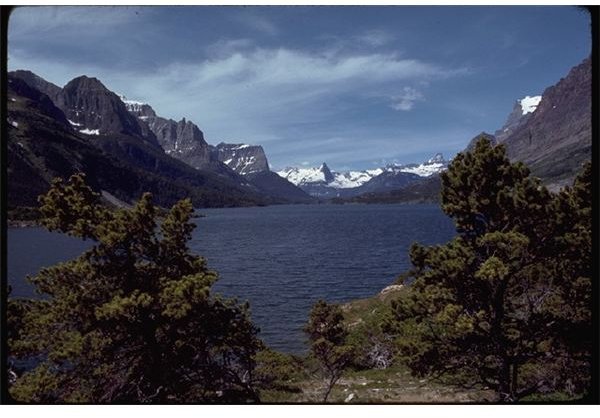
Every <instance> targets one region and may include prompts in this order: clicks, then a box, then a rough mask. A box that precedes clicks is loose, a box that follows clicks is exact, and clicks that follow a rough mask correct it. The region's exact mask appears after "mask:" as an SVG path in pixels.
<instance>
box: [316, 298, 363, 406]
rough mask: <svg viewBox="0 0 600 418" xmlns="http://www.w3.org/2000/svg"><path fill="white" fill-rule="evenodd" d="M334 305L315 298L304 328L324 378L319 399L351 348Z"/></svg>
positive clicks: (341, 368) (334, 379) (327, 391)
mask: <svg viewBox="0 0 600 418" xmlns="http://www.w3.org/2000/svg"><path fill="white" fill-rule="evenodd" d="M343 321H344V316H343V314H342V310H341V309H340V307H339V306H338V305H330V304H328V303H327V302H325V301H323V300H319V301H318V302H317V303H315V305H314V306H313V308H312V310H311V312H310V317H309V320H308V324H307V325H306V327H305V331H306V333H307V334H308V337H309V339H310V343H311V347H310V352H311V354H312V356H313V357H314V358H316V359H317V361H318V362H319V365H320V367H321V371H322V372H323V374H324V376H325V380H326V387H325V392H324V395H323V402H327V398H329V395H330V394H331V390H332V389H333V387H334V386H335V384H336V382H337V381H338V380H339V379H340V377H342V373H343V372H344V370H345V369H346V367H347V366H348V365H349V364H350V361H351V359H352V349H351V347H350V346H349V345H347V344H346V338H347V337H348V331H347V330H346V328H345V326H344V323H343Z"/></svg>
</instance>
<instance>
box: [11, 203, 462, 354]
mask: <svg viewBox="0 0 600 418" xmlns="http://www.w3.org/2000/svg"><path fill="white" fill-rule="evenodd" d="M200 212H201V213H202V214H205V215H206V217H203V218H196V219H195V220H194V221H195V222H196V223H197V225H198V227H197V228H196V230H195V232H194V236H193V239H192V242H191V243H190V247H191V248H192V250H193V251H194V252H197V253H199V254H201V255H203V256H204V257H206V258H207V260H208V265H209V267H210V268H212V269H214V270H216V271H218V272H219V277H220V279H219V281H218V282H217V284H216V285H215V288H214V291H216V292H219V293H222V294H224V295H227V296H236V297H238V298H239V299H240V300H241V301H244V300H248V301H249V302H250V307H251V312H252V319H253V321H254V322H255V323H256V324H257V325H258V326H259V327H260V328H261V337H262V338H263V340H264V341H265V342H266V343H267V344H268V345H269V346H271V347H272V348H274V349H277V350H280V351H284V352H290V353H303V352H305V350H306V337H305V335H304V334H303V332H302V327H303V325H304V324H305V322H306V320H307V317H308V313H309V311H310V308H311V306H312V304H313V303H314V302H315V301H317V300H318V299H321V298H322V299H325V300H327V301H331V302H346V301H349V300H352V299H358V298H365V297H369V296H372V295H374V294H376V293H377V292H379V291H380V290H381V289H382V288H384V287H385V286H387V285H389V284H391V283H392V282H393V281H394V280H395V279H396V277H397V276H398V275H399V274H400V273H402V272H404V271H406V270H407V269H408V268H409V266H410V264H409V258H408V250H409V248H410V245H411V244H412V243H413V242H415V241H416V242H420V243H422V244H427V245H432V244H440V243H444V242H446V241H448V240H449V239H451V238H452V237H453V236H454V234H455V230H454V226H453V224H452V221H451V220H450V219H449V218H448V217H446V216H445V215H444V214H443V213H442V211H441V210H440V208H439V207H438V206H437V205H428V204H418V205H417V204H415V205H290V206H269V207H254V208H233V209H203V210H201V211H200ZM90 245H91V243H90V242H82V241H79V240H75V239H72V238H69V237H66V236H64V235H61V234H55V233H49V232H47V231H45V230H43V229H41V228H23V229H9V230H8V241H7V256H8V260H7V261H8V265H7V267H8V283H9V284H10V285H11V286H12V288H13V292H12V296H13V297H23V296H25V297H27V296H32V295H33V290H32V288H31V286H30V285H29V284H28V283H27V282H26V281H25V279H24V278H25V276H26V275H27V274H35V273H36V272H37V271H38V270H39V269H40V268H41V267H43V266H48V265H52V264H54V263H56V262H58V261H64V260H68V259H70V258H73V257H75V256H77V255H78V254H80V253H81V252H82V251H83V250H84V249H86V248H87V247H88V246H90Z"/></svg>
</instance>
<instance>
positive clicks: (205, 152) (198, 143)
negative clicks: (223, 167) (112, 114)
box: [144, 116, 211, 168]
mask: <svg viewBox="0 0 600 418" xmlns="http://www.w3.org/2000/svg"><path fill="white" fill-rule="evenodd" d="M144 121H145V122H146V123H147V124H148V127H149V128H150V130H151V131H152V132H153V133H154V135H156V138H157V140H158V142H159V144H160V146H161V147H162V148H163V149H164V150H165V152H166V153H167V154H169V155H170V156H172V157H175V158H177V159H179V160H181V161H183V162H185V163H186V164H188V165H190V166H192V167H194V168H204V167H206V166H207V165H208V164H209V163H210V161H211V159H210V149H209V147H208V144H207V143H206V141H205V140H204V134H203V133H202V131H201V130H200V129H199V128H198V127H197V126H196V125H195V124H194V123H193V122H190V121H187V120H185V118H183V119H181V120H180V121H179V122H176V121H174V120H172V119H165V118H162V117H160V116H154V117H152V116H146V117H145V120H144Z"/></svg>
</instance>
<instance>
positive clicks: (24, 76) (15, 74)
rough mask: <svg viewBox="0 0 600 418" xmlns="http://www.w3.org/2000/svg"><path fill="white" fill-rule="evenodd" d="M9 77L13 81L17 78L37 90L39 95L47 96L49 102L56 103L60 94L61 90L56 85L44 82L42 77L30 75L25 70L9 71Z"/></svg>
mask: <svg viewBox="0 0 600 418" xmlns="http://www.w3.org/2000/svg"><path fill="white" fill-rule="evenodd" d="M9 75H10V76H11V77H12V78H13V79H14V78H18V79H20V80H23V81H24V82H25V83H27V85H28V86H30V87H32V88H34V89H36V90H38V91H39V92H41V93H44V94H45V95H47V96H48V97H49V98H50V100H52V101H53V102H56V99H57V97H58V95H59V94H60V93H61V92H62V88H60V87H58V86H57V85H56V84H53V83H50V82H49V81H46V80H44V79H43V78H42V77H39V76H38V75H36V74H34V73H32V72H31V71H27V70H17V71H11V72H10V73H9Z"/></svg>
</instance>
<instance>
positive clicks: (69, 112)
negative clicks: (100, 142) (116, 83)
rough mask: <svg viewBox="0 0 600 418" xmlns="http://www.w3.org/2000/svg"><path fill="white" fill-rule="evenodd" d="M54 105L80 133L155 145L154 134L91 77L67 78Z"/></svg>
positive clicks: (101, 84)
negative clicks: (125, 138) (122, 136)
mask: <svg viewBox="0 0 600 418" xmlns="http://www.w3.org/2000/svg"><path fill="white" fill-rule="evenodd" d="M57 106H58V107H59V108H61V109H62V111H63V112H64V113H65V115H66V116H67V118H68V119H69V121H70V122H71V124H72V125H73V126H74V127H75V129H76V130H78V131H79V132H81V133H84V134H88V135H111V134H125V135H129V136H134V137H138V138H140V139H141V140H143V141H145V142H146V143H147V144H149V145H152V146H154V147H159V144H158V142H157V140H156V137H155V136H154V134H151V133H150V132H147V129H144V128H143V127H142V125H141V124H140V122H139V121H138V119H137V118H136V117H135V116H134V115H133V114H131V113H130V112H128V110H127V106H126V105H125V103H123V102H122V101H121V98H120V97H119V96H118V95H117V94H116V93H114V92H112V91H110V90H109V89H108V88H107V87H106V86H105V85H104V84H103V83H102V82H101V81H100V80H98V79H97V78H95V77H88V76H85V75H82V76H79V77H77V78H74V79H73V80H71V81H69V82H68V83H67V84H66V85H65V87H64V88H63V90H62V92H61V94H60V95H59V97H58V99H57Z"/></svg>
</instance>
